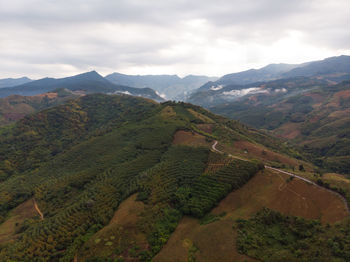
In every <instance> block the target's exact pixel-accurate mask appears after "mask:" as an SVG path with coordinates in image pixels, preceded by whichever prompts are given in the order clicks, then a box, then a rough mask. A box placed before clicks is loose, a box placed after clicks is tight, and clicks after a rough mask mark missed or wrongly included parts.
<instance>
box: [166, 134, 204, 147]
mask: <svg viewBox="0 0 350 262" xmlns="http://www.w3.org/2000/svg"><path fill="white" fill-rule="evenodd" d="M173 144H174V145H186V146H205V147H210V146H211V143H210V142H207V141H206V139H205V136H202V135H200V134H198V133H195V132H189V131H183V130H179V131H177V132H176V133H175V135H174V140H173Z"/></svg>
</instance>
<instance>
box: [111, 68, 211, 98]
mask: <svg viewBox="0 0 350 262" xmlns="http://www.w3.org/2000/svg"><path fill="white" fill-rule="evenodd" d="M105 78H106V79H107V80H109V81H111V82H112V83H115V84H117V85H127V86H134V87H138V88H144V87H150V88H152V89H154V90H156V91H157V92H158V93H159V94H162V95H163V96H165V97H166V98H167V99H178V100H183V98H184V97H185V96H186V95H188V94H189V93H190V92H191V91H192V90H194V89H197V88H199V87H200V86H201V85H203V84H204V83H206V82H208V81H214V80H216V79H217V78H216V77H207V76H195V75H188V76H186V77H184V78H180V77H178V76H177V75H125V74H120V73H113V74H110V75H107V76H106V77H105Z"/></svg>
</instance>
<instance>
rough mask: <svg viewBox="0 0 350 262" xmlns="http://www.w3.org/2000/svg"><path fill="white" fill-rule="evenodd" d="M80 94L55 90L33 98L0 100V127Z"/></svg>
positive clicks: (5, 98) (6, 98)
mask: <svg viewBox="0 0 350 262" xmlns="http://www.w3.org/2000/svg"><path fill="white" fill-rule="evenodd" d="M79 96H80V94H78V93H75V92H72V91H69V90H67V89H56V90H54V91H52V92H50V93H44V94H40V95H35V96H20V95H11V96H8V97H4V98H0V126H2V125H6V124H10V123H12V122H16V121H18V120H19V119H22V118H23V117H25V116H26V115H28V114H32V113H34V112H37V111H39V110H43V109H46V108H48V107H52V106H55V105H59V104H62V103H64V102H66V101H67V100H70V99H74V98H77V97H79Z"/></svg>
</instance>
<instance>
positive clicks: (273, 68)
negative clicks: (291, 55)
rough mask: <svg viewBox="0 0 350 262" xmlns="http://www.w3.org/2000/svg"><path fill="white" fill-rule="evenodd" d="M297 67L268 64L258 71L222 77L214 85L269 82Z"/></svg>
mask: <svg viewBox="0 0 350 262" xmlns="http://www.w3.org/2000/svg"><path fill="white" fill-rule="evenodd" d="M298 66H299V65H291V64H270V65H267V66H265V67H263V68H260V69H250V70H247V71H243V72H239V73H233V74H228V75H224V76H223V77H221V78H220V79H218V80H217V81H216V82H215V83H216V84H218V85H232V84H239V85H242V84H243V85H244V84H250V83H254V82H261V81H270V80H275V79H278V78H280V77H281V75H282V74H283V73H285V72H288V71H289V70H291V69H293V68H296V67H298Z"/></svg>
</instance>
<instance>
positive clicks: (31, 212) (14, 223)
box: [0, 199, 38, 243]
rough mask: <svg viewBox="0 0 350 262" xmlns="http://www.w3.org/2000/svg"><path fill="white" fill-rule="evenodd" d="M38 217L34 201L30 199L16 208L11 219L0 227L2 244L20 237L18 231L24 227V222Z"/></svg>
mask: <svg viewBox="0 0 350 262" xmlns="http://www.w3.org/2000/svg"><path fill="white" fill-rule="evenodd" d="M37 215H38V213H37V211H36V210H35V208H34V202H33V199H29V200H27V201H26V202H24V203H22V204H20V205H19V206H17V207H16V208H14V209H13V210H12V211H11V212H10V215H9V218H8V219H7V220H6V221H5V222H3V223H2V224H1V225H0V243H5V242H8V241H11V240H13V239H15V238H16V237H18V235H16V231H17V230H18V229H19V228H20V227H21V226H22V224H23V222H24V221H25V220H26V219H28V218H33V217H35V216H37Z"/></svg>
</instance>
